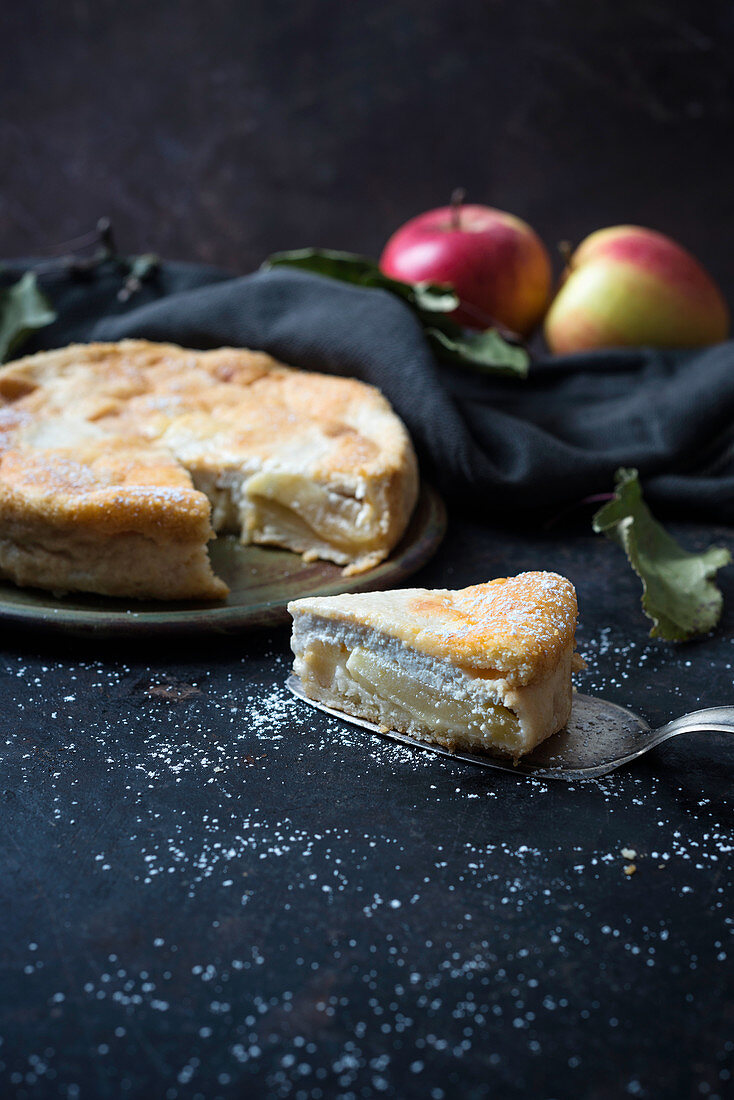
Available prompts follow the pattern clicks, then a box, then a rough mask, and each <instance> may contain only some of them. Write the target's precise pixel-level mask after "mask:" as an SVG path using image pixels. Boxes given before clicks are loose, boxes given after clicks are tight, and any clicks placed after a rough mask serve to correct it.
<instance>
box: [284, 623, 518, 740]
mask: <svg viewBox="0 0 734 1100" xmlns="http://www.w3.org/2000/svg"><path fill="white" fill-rule="evenodd" d="M402 656H403V655H402V654H400V653H395V652H394V647H392V646H391V647H389V650H388V651H387V652H386V653H385V654H382V655H379V654H377V653H376V652H374V651H371V650H370V649H368V648H365V647H364V646H360V645H354V646H351V647H347V646H345V645H343V644H340V643H339V642H329V641H327V640H324V639H322V638H313V639H311V640H310V641H309V643H308V645H307V646H306V647H305V648H304V649H303V650H301V651H300V652H298V653H297V654H296V664H295V668H296V672H297V673H298V675H299V676H300V678H301V682H302V683H303V686H304V689H305V691H306V692H307V694H309V695H311V696H312V697H313V698H317V699H321V700H322V701H323V702H326V703H329V704H331V705H333V706H336V707H338V708H339V709H340V710H346V711H347V712H348V713H352V714H355V715H357V716H358V717H362V718H366V719H367V720H368V721H371V722H374V723H376V724H377V725H380V726H383V727H384V728H385V729H394V730H398V731H400V732H402V733H407V734H409V735H410V736H411V737H416V738H419V739H421V740H428V741H434V742H436V743H438V744H442V745H445V746H446V747H448V748H454V749H458V748H464V749H467V750H470V751H480V752H492V751H500V752H505V753H509V754H511V755H515V754H517V753H519V752H522V751H526V744H525V742H526V738H527V734H528V732H529V731H526V730H524V729H523V726H522V723H521V720H520V718H519V716H518V714H517V712H516V711H515V710H513V709H512V708H511V707H509V706H505V705H504V702H503V701H502V686H503V682H502V681H499V682H498V681H488V680H486V679H480V678H476V677H471V676H470V675H468V674H467V673H464V672H463V671H462V670H459V669H453V668H451V666H448V668H447V669H442V668H440V667H439V668H438V669H436V670H434V672H433V674H432V675H431V673H430V671H429V670H428V669H427V668H424V667H422V665H423V662H418V667H417V668H415V669H414V670H411V669H410V668H406V667H405V662H403V661H401V657H402ZM436 672H438V675H436ZM442 673H444V674H446V675H445V679H444V678H443V677H442V675H441V674H442ZM442 681H443V682H442ZM449 681H450V682H449ZM517 694H518V693H517V692H514V693H513V695H517Z"/></svg>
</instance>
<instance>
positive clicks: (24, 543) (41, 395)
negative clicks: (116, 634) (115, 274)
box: [0, 340, 418, 599]
mask: <svg viewBox="0 0 734 1100" xmlns="http://www.w3.org/2000/svg"><path fill="white" fill-rule="evenodd" d="M417 491H418V475H417V464H416V459H415V454H414V451H413V447H412V444H411V442H410V438H409V436H408V433H407V431H406V429H405V427H404V425H403V424H402V422H401V421H400V420H399V419H398V417H397V416H396V415H395V413H394V412H393V411H392V409H391V408H390V406H389V404H388V402H387V401H386V400H385V398H384V397H382V395H381V394H380V393H379V392H378V391H377V390H376V389H374V387H372V386H368V385H366V384H365V383H362V382H358V381H357V380H355V379H352V378H341V377H336V376H327V375H323V374H316V373H312V372H308V371H301V370H296V369H294V368H292V367H287V366H284V365H283V364H281V363H278V362H276V361H275V360H274V359H272V358H271V357H270V356H268V355H266V354H264V353H262V352H255V351H247V350H242V349H234V348H219V349H217V350H214V351H205V352H200V351H191V350H187V349H185V348H180V347H177V346H175V345H170V344H153V343H148V342H147V341H143V340H126V341H123V342H121V343H117V344H79V345H72V346H70V347H66V348H62V349H60V350H58V351H51V352H44V353H41V354H38V355H33V356H28V357H26V358H25V359H19V360H16V361H15V362H12V363H10V364H8V365H7V366H5V367H4V368H2V369H1V370H0V574H2V575H4V576H6V577H9V578H10V579H12V580H13V581H15V582H16V583H17V584H20V585H36V586H39V587H42V588H48V589H51V590H54V591H70V590H73V591H85V592H96V593H100V594H104V595H114V596H134V597H140V598H155V599H187V598H200V599H202V598H203V599H209V598H215V599H217V598H222V597H224V596H226V594H227V587H226V585H225V584H224V583H223V581H221V580H220V579H219V578H217V577H216V576H215V575H214V573H213V572H212V569H211V565H210V563H209V558H208V554H207V543H208V541H209V540H210V539H211V538H213V537H214V534H215V533H216V532H220V531H221V532H235V533H236V534H238V535H239V537H240V538H241V540H242V542H245V543H263V544H267V545H273V546H280V547H285V548H287V549H289V550H292V551H295V552H296V553H299V554H302V555H303V557H304V558H305V559H307V560H314V559H317V558H319V559H325V560H328V561H332V562H336V563H337V564H339V565H342V566H344V567H345V572H350V573H356V572H361V571H363V570H366V569H369V568H371V567H372V566H374V565H376V564H377V563H378V562H380V561H381V560H382V559H383V558H385V557H386V556H387V555H388V554H389V552H390V550H391V549H392V547H393V546H394V545H395V544H396V542H397V541H398V540H399V538H400V537H401V535H402V534H403V531H404V530H405V527H406V525H407V522H408V519H409V517H410V514H411V512H412V510H413V507H414V505H415V501H416V497H417Z"/></svg>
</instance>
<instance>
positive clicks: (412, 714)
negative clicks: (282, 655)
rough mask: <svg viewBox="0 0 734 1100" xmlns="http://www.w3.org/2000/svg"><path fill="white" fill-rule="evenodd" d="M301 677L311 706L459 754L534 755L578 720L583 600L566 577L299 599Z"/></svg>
mask: <svg viewBox="0 0 734 1100" xmlns="http://www.w3.org/2000/svg"><path fill="white" fill-rule="evenodd" d="M288 610H289V611H290V613H291V615H292V616H293V635H292V639H291V646H292V649H293V652H294V654H295V661H294V666H293V668H294V672H295V673H296V675H297V676H298V677H299V678H300V680H301V684H302V685H303V689H304V691H305V693H306V695H308V696H309V697H310V698H312V699H315V700H317V701H319V702H322V703H325V704H327V705H328V706H331V707H335V708H336V709H338V710H341V711H343V712H345V713H346V714H351V715H354V716H355V717H358V718H365V719H367V720H368V721H370V722H374V723H376V724H377V725H380V726H382V727H383V728H384V729H392V730H397V731H398V732H401V733H405V734H408V735H409V736H411V737H415V738H417V739H420V740H424V741H429V742H434V743H436V744H439V745H443V746H444V747H446V748H449V749H453V750H461V751H467V752H501V753H507V754H509V755H511V756H514V757H519V756H522V755H524V754H525V753H528V752H530V751H531V750H532V749H534V748H535V746H536V745H538V744H539V743H540V742H541V741H543V740H545V738H546V737H550V736H551V734H553V733H556V732H557V731H558V730H560V729H562V727H563V726H564V725H565V724H566V722H567V721H568V718H569V715H570V712H571V700H572V686H571V672H572V671H573V670H574V669H577V668H579V667H582V666H583V663H582V662H581V661H580V658H579V657H578V656H577V655H576V654H575V653H574V647H575V630H576V617H577V605H576V592H575V590H574V587H573V585H572V584H571V582H570V581H568V580H566V578H565V577H561V576H559V575H558V574H557V573H521V574H520V575H519V576H517V577H509V578H500V579H498V580H494V581H489V582H488V583H486V584H478V585H474V586H473V587H471V588H465V589H462V590H460V591H456V592H451V591H447V590H438V591H429V590H427V589H405V590H399V591H394V592H373V593H365V594H355V595H343V596H322V597H310V598H306V599H301V600H295V601H293V602H292V603H290V604H289V606H288Z"/></svg>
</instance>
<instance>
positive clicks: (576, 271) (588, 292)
mask: <svg viewBox="0 0 734 1100" xmlns="http://www.w3.org/2000/svg"><path fill="white" fill-rule="evenodd" d="M728 332H729V311H728V309H727V306H726V302H725V301H724V298H723V296H722V294H721V291H720V290H719V288H718V287H717V285H716V283H715V282H714V280H713V279H712V278H711V276H710V275H709V274H708V272H707V271H706V270H705V269H704V268H703V267H702V266H701V264H700V263H699V262H698V260H696V259H695V258H694V257H693V256H692V255H691V254H690V252H687V251H686V250H685V249H684V248H682V247H681V245H679V244H676V242H675V241H673V240H671V239H670V237H665V236H663V234H662V233H656V232H654V231H653V230H652V229H642V228H640V227H639V226H636V225H617V226H613V227H611V228H610V229H600V230H598V231H597V232H596V233H592V234H591V236H589V237H587V238H586V240H585V241H583V243H582V244H581V245H580V246H579V247H578V248H577V249H576V251H575V252H574V254H573V255H572V256H571V259H570V261H569V265H568V270H567V272H566V275H565V278H564V282H563V285H562V286H561V289H560V290H559V292H558V294H557V295H556V297H555V299H554V301H553V304H552V305H551V307H550V309H549V311H548V315H547V317H546V319H545V338H546V340H547V342H548V346H549V347H550V349H551V351H554V352H556V353H558V354H564V353H566V352H574V351H585V350H587V349H592V348H608V347H619V346H624V345H632V346H637V345H647V346H649V347H680V348H692V347H701V346H703V345H705V344H715V343H718V341H720V340H725V339H726V337H727V335H728Z"/></svg>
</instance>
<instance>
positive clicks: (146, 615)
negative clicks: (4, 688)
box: [0, 482, 446, 638]
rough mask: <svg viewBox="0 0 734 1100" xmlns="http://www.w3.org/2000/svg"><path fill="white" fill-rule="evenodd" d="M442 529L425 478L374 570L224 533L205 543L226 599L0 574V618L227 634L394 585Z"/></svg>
mask: <svg viewBox="0 0 734 1100" xmlns="http://www.w3.org/2000/svg"><path fill="white" fill-rule="evenodd" d="M445 531H446V509H445V507H444V504H443V501H442V500H441V497H440V496H439V495H438V493H437V492H436V491H435V489H433V488H432V487H431V486H430V485H427V484H426V483H425V482H424V483H423V484H422V486H421V490H420V494H419V497H418V502H417V504H416V507H415V510H414V512H413V516H412V518H411V520H410V523H409V524H408V528H407V530H406V532H405V534H404V536H403V538H402V539H401V541H400V543H399V544H398V545H397V546H396V547H395V549H394V550H393V552H392V554H391V555H390V557H389V558H388V559H387V560H386V561H384V562H381V563H380V564H379V565H378V566H376V567H375V568H374V569H370V570H368V572H366V573H359V574H357V575H356V576H353V577H344V576H342V573H341V568H340V567H339V566H337V565H333V564H331V563H330V562H323V561H316V562H304V561H303V560H302V559H301V558H300V557H299V556H298V555H297V554H292V553H290V552H289V551H287V550H278V549H274V548H270V547H262V546H243V545H242V544H241V543H240V542H239V541H238V540H237V539H236V538H235V537H234V536H232V535H224V536H220V537H219V538H217V539H215V540H214V542H213V543H212V544H211V548H210V553H211V558H212V565H213V567H214V570H215V572H216V573H217V575H218V576H220V577H223V579H224V580H225V581H226V582H227V584H228V585H229V586H230V595H229V596H228V597H227V599H226V600H218V601H208V602H192V601H186V602H184V601H181V602H176V603H168V602H166V603H163V602H161V601H132V600H122V599H112V598H107V597H103V596H94V595H86V594H84V593H67V594H65V595H58V596H57V595H53V594H52V593H51V592H45V591H42V590H41V589H34V588H20V587H17V586H16V585H14V584H12V583H11V582H10V581H0V622H3V623H4V624H5V625H6V630H7V626H8V625H9V624H16V625H17V626H20V627H23V628H26V629H27V628H33V629H38V630H42V631H44V632H52V633H64V634H75V635H79V636H94V637H98V638H122V637H129V636H131V635H140V636H145V637H151V636H154V635H169V636H170V635H177V634H186V633H191V632H193V633H197V634H199V633H204V634H230V633H238V632H241V631H244V630H248V629H250V628H252V627H259V626H275V625H277V624H279V623H284V622H287V621H288V619H289V616H288V612H287V610H286V605H287V603H288V602H289V600H293V599H298V598H299V597H301V596H308V595H313V596H332V595H336V594H337V593H340V592H366V591H370V590H374V589H381V588H388V587H395V586H396V585H398V584H400V583H401V581H403V580H405V579H406V577H409V576H410V575H411V574H412V573H415V572H416V571H417V570H418V569H420V568H421V566H423V565H425V563H426V562H427V561H428V560H429V558H431V557H432V556H433V554H434V553H435V552H436V550H437V549H438V546H439V544H440V542H441V540H442V538H443V536H444V533H445Z"/></svg>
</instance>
